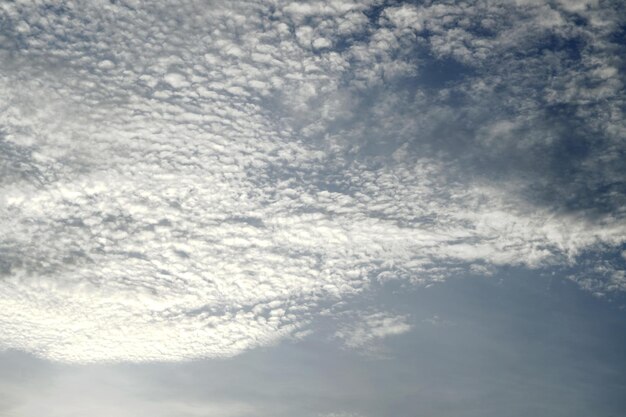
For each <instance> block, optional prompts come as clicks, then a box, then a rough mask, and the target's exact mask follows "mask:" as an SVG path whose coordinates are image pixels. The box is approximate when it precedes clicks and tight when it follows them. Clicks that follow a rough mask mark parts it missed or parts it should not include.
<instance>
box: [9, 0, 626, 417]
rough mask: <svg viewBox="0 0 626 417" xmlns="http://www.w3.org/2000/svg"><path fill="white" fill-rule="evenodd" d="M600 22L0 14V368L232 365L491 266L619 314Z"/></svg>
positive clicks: (488, 14) (326, 4)
mask: <svg viewBox="0 0 626 417" xmlns="http://www.w3.org/2000/svg"><path fill="white" fill-rule="evenodd" d="M618 3H619V2H610V1H565V0H559V1H554V2H539V1H531V0H528V1H517V2H508V1H496V0H489V1H476V2H463V1H460V2H459V1H455V2H437V3H431V2H424V3H423V4H420V5H416V4H401V3H396V2H382V1H375V0H372V1H347V0H335V1H315V2H307V3H289V2H283V1H277V0H274V1H265V2H261V1H247V2H238V1H232V2H205V1H175V2H169V1H161V2H153V3H148V4H146V3H143V2H139V1H130V0H129V1H116V2H109V1H75V2H64V1H50V2H48V1H25V2H2V4H1V6H0V8H1V9H0V10H1V14H0V21H1V29H0V71H1V75H2V76H1V77H0V124H1V125H0V150H1V154H0V155H1V160H0V161H1V165H0V174H1V176H0V187H1V189H0V273H1V274H2V279H1V280H0V328H2V333H1V337H0V347H2V348H17V349H22V350H26V351H29V352H33V353H35V354H37V355H40V356H43V357H46V358H49V359H54V360H59V361H66V362H94V361H123V360H130V361H151V360H182V359H190V358H199V357H225V356H232V355H235V354H237V353H240V352H242V351H244V350H246V349H250V348H254V347H257V346H262V345H267V344H271V343H275V342H276V341H278V340H280V339H281V338H284V337H287V336H289V335H293V334H294V333H296V332H301V331H303V330H305V328H306V327H307V325H308V324H309V323H310V322H311V321H312V319H314V318H315V317H316V315H317V314H319V312H320V310H321V309H322V306H326V305H328V304H332V303H336V302H340V301H341V300H344V299H346V298H349V297H354V296H358V295H359V294H362V293H364V292H366V291H368V289H369V288H370V286H371V283H372V282H373V281H378V282H381V283H384V282H387V281H388V280H403V281H405V282H407V283H410V284H412V285H424V284H429V283H432V282H435V281H440V280H443V279H446V278H447V277H450V276H452V275H455V274H459V273H465V272H471V271H474V272H475V271H483V272H488V271H489V270H491V269H493V268H498V267H501V266H519V267H526V268H554V267H557V268H570V269H576V268H577V266H578V268H577V269H576V272H575V273H572V279H574V280H575V281H577V282H579V283H580V284H581V286H582V287H584V288H587V289H589V290H591V291H595V292H596V293H598V294H606V293H610V292H612V291H623V290H624V289H625V288H626V279H624V267H623V259H621V258H620V257H619V253H620V251H621V250H622V249H620V248H621V247H622V246H623V244H624V242H625V241H626V218H625V215H626V213H625V212H624V210H623V207H624V193H623V191H624V178H625V175H624V170H625V168H624V165H623V159H622V158H623V157H624V143H623V137H624V135H625V133H626V126H625V125H624V120H626V119H625V118H624V117H623V109H624V94H623V74H621V73H620V72H619V71H618V68H620V66H621V67H623V65H624V62H623V58H621V57H623V56H625V55H624V54H620V52H623V46H620V39H622V38H623V34H621V32H620V26H619V22H620V20H621V21H622V22H623V18H624V16H623V13H624V12H623V10H621V8H620V7H619V4H618ZM620 36H621V37H620ZM620 56H621V57H620ZM433 74H434V75H433ZM589 254H593V256H595V257H596V258H598V257H599V258H600V259H602V260H603V261H602V262H603V263H601V267H599V266H598V265H599V264H598V263H594V265H593V266H592V267H591V266H589V267H588V266H587V263H586V262H587V261H586V259H588V256H589ZM616 254H617V255H616ZM598 268H600V269H598ZM364 320H365V321H364V322H363V323H362V324H356V325H354V327H344V328H341V329H340V330H339V333H338V334H340V335H341V338H342V339H343V340H344V342H345V343H346V346H348V347H354V348H359V347H362V346H364V345H367V344H368V343H370V342H371V341H373V340H374V339H380V338H384V337H386V336H388V335H393V334H400V333H403V332H406V331H408V330H409V329H410V325H409V324H408V322H407V318H406V317H404V316H391V315H388V314H387V313H382V312H379V313H376V312H374V313H372V312H370V313H367V314H365V315H364ZM342 415H343V414H342Z"/></svg>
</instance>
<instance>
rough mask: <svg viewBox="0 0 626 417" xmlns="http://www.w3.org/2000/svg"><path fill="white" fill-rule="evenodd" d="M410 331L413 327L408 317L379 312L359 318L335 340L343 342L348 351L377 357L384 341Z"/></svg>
mask: <svg viewBox="0 0 626 417" xmlns="http://www.w3.org/2000/svg"><path fill="white" fill-rule="evenodd" d="M409 330H411V325H410V324H409V323H408V317H406V316H396V315H393V314H389V313H386V312H377V313H371V314H365V315H363V316H362V317H357V318H355V322H354V323H352V324H345V325H343V326H342V327H340V329H339V330H338V331H337V332H336V333H335V338H337V339H339V340H341V341H342V342H343V344H344V346H345V347H346V348H348V349H354V350H357V351H359V352H362V353H366V354H369V355H377V354H378V353H380V347H381V342H382V340H383V339H386V338H388V337H390V336H396V335H400V334H403V333H407V332H408V331H409Z"/></svg>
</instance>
